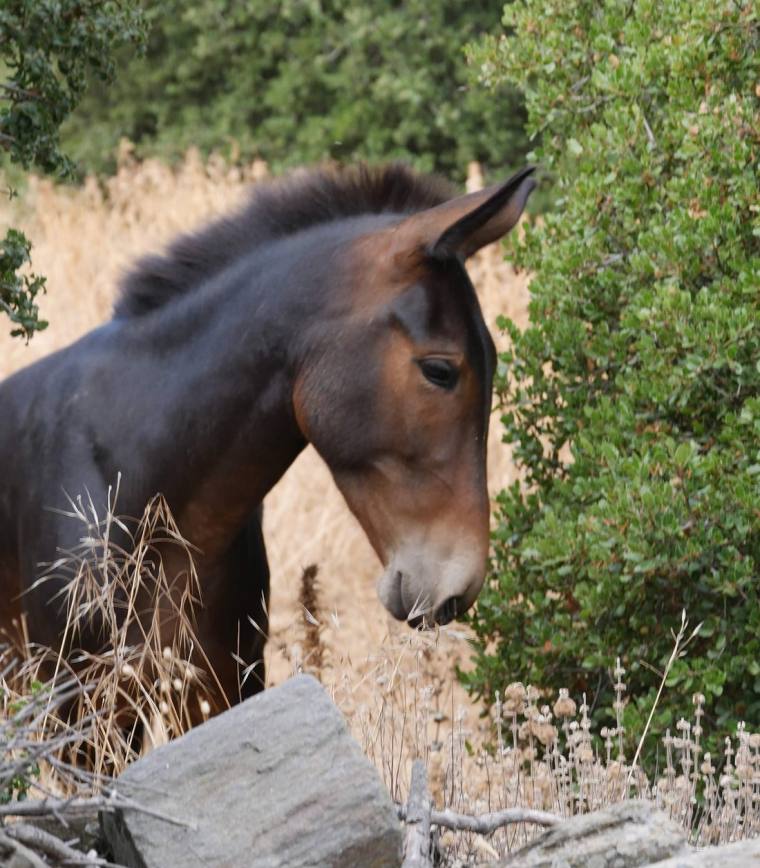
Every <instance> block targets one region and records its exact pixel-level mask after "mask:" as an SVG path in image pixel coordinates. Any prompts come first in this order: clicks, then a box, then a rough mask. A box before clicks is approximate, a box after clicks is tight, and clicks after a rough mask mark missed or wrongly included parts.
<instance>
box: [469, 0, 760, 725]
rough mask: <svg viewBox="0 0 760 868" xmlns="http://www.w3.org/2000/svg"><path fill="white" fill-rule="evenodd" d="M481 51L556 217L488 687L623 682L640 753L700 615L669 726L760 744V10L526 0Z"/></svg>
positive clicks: (534, 261)
mask: <svg viewBox="0 0 760 868" xmlns="http://www.w3.org/2000/svg"><path fill="white" fill-rule="evenodd" d="M504 24H505V25H506V27H507V28H508V30H509V32H510V33H511V34H512V36H511V37H510V38H506V37H505V38H498V39H497V38H492V39H488V40H487V41H485V42H481V43H480V44H478V45H477V46H475V47H474V48H473V49H472V53H473V57H474V59H475V60H476V62H477V63H478V64H479V65H480V68H481V70H482V73H483V75H484V77H485V78H486V80H488V81H491V82H495V83H497V84H498V85H499V86H501V84H502V83H503V82H509V83H511V84H513V85H517V86H520V87H522V88H524V91H525V94H526V103H527V109H528V118H529V120H528V127H529V132H530V133H531V134H536V135H538V134H540V136H541V142H542V144H541V146H540V148H539V149H538V151H537V158H538V160H539V161H540V163H541V164H542V165H543V166H544V167H545V168H546V170H547V172H548V174H549V175H550V177H552V178H553V180H554V184H555V192H556V195H557V203H556V205H557V206H556V210H555V211H554V212H553V213H551V214H548V215H546V216H545V219H544V220H543V221H542V222H541V223H540V224H538V225H533V226H531V227H529V228H528V230H527V232H526V234H525V237H524V240H522V241H516V242H514V252H515V256H516V259H517V261H518V262H519V264H520V265H522V266H523V267H525V268H528V269H530V270H532V271H533V272H534V273H535V276H534V278H533V281H532V283H531V293H532V302H531V306H530V321H531V324H530V326H529V327H528V328H527V329H526V330H525V331H522V332H521V331H520V330H519V329H518V328H517V327H516V326H515V324H514V323H511V322H506V323H505V324H504V325H505V327H506V328H507V329H508V331H509V334H510V336H511V339H512V349H511V350H510V351H509V352H507V353H506V354H504V355H503V356H502V358H501V367H500V375H499V378H498V391H499V395H500V398H501V400H502V401H503V405H504V407H505V408H509V409H507V410H506V412H505V414H504V416H503V422H504V425H505V435H504V437H505V440H507V441H509V442H511V443H513V444H514V449H515V451H514V454H515V458H516V460H517V462H518V463H519V466H520V468H521V469H522V471H523V475H524V482H523V484H522V485H519V486H518V485H516V486H515V487H513V488H512V489H510V490H508V491H504V492H503V493H502V494H501V496H500V498H499V512H498V519H499V524H498V529H497V531H496V534H495V558H494V562H493V572H492V575H491V578H490V582H489V584H488V587H487V589H486V590H485V592H484V593H483V595H482V596H481V599H480V603H479V607H478V612H477V615H476V616H475V618H474V625H475V628H476V631H477V634H478V636H479V641H478V649H477V668H476V669H475V671H474V673H473V674H472V675H471V676H469V684H470V686H471V687H472V688H473V689H474V690H475V691H477V692H479V693H481V694H484V695H485V696H486V697H489V696H493V691H494V690H496V689H499V688H502V687H503V685H504V684H506V683H507V682H509V681H511V680H514V679H517V678H520V679H528V680H530V681H531V682H532V683H535V684H537V685H540V686H541V687H553V688H555V689H556V688H559V687H568V688H570V689H571V690H573V691H576V692H578V693H579V692H580V691H586V692H587V694H588V698H589V702H590V703H592V702H593V704H594V705H595V706H596V707H597V708H600V707H601V708H608V707H610V706H611V705H612V700H613V699H614V696H613V695H612V690H611V684H612V680H613V679H612V677H611V671H612V669H613V667H614V661H615V658H616V656H620V657H621V658H622V659H623V661H624V665H625V668H626V670H627V671H628V673H629V675H628V681H629V684H628V695H630V696H632V697H633V701H632V702H631V703H630V704H629V705H628V707H627V709H626V714H625V721H626V725H627V727H628V731H629V733H640V732H641V730H642V722H643V720H644V719H645V716H646V714H647V713H648V712H649V709H650V708H651V706H652V702H653V699H654V695H655V692H656V687H657V684H658V683H659V677H660V676H659V673H660V672H662V670H663V669H664V666H665V662H666V661H667V659H668V656H669V654H670V652H671V649H672V637H671V630H672V629H675V630H677V628H678V625H679V622H680V616H681V611H682V609H685V610H686V612H687V614H688V617H689V619H690V621H691V624H692V625H696V624H697V623H698V622H702V623H703V626H702V628H701V630H700V632H699V634H698V637H697V639H696V640H695V641H694V643H692V645H691V646H690V648H689V650H688V654H687V655H686V656H685V657H683V658H682V659H679V660H678V661H677V662H676V664H675V665H674V667H673V669H672V672H671V675H670V677H669V679H668V684H667V688H668V689H667V690H666V691H665V693H664V698H663V700H662V701H661V704H660V706H658V712H657V715H656V719H655V731H657V730H659V732H660V733H661V732H662V731H663V730H664V728H665V727H666V726H672V725H673V724H674V722H675V720H676V719H677V716H679V715H681V714H684V713H687V712H688V710H689V707H690V702H689V699H690V696H691V693H692V692H696V691H700V692H703V693H704V694H705V695H706V697H707V704H706V710H707V712H708V715H709V717H708V720H709V719H710V717H711V718H712V721H711V722H712V723H713V724H715V725H716V726H717V727H727V726H728V724H729V722H735V721H737V720H746V721H747V723H748V725H757V724H758V723H760V605H759V603H758V577H759V576H760V186H759V185H758V158H759V157H760V111H759V110H758V106H759V105H760V10H759V9H758V6H757V4H756V3H755V2H752V0H658V2H655V0H601V2H589V0H541V2H537V0H518V2H516V3H515V4H514V5H512V6H507V7H506V8H505V10H504Z"/></svg>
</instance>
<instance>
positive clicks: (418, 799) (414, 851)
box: [401, 759, 433, 868]
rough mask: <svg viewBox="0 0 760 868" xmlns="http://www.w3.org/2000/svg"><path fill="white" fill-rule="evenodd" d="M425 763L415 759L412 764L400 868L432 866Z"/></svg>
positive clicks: (428, 867)
mask: <svg viewBox="0 0 760 868" xmlns="http://www.w3.org/2000/svg"><path fill="white" fill-rule="evenodd" d="M431 807H432V804H431V799H430V793H429V792H428V786H427V769H426V768H425V763H424V762H423V761H422V760H420V759H416V760H415V761H414V763H413V764H412V783H411V786H410V787H409V801H408V802H407V805H406V826H407V829H406V840H405V841H404V861H403V864H402V866H401V868H432V865H433V863H432V861H431V860H430V809H431Z"/></svg>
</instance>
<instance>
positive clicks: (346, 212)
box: [114, 163, 456, 317]
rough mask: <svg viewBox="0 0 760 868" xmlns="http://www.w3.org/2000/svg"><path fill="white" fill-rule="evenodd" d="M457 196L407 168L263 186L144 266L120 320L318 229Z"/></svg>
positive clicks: (124, 294) (321, 174)
mask: <svg viewBox="0 0 760 868" xmlns="http://www.w3.org/2000/svg"><path fill="white" fill-rule="evenodd" d="M454 195H456V191H455V190H454V188H453V187H452V186H451V185H450V184H448V182H446V181H444V180H442V179H440V178H437V177H434V176H429V175H420V174H417V173H415V172H413V171H412V170H411V169H409V168H408V167H407V166H404V165H401V164H397V163H395V164H391V165H388V166H382V167H369V166H366V165H359V166H354V167H350V168H333V167H330V168H325V169H318V170H314V171H310V172H306V171H299V172H296V173H294V174H292V175H290V176H288V177H286V178H284V179H281V180H277V181H272V182H268V183H259V184H256V186H255V187H254V189H253V193H252V195H251V198H250V201H249V202H248V204H247V205H245V206H244V207H243V208H242V209H241V210H240V211H239V212H238V213H237V214H234V215H232V216H228V217H223V218H221V219H219V220H216V221H215V222H213V223H211V225H209V226H207V227H205V228H204V229H201V230H200V231H198V232H194V233H189V234H186V235H181V236H180V237H179V238H177V239H176V240H175V241H174V242H173V243H172V244H171V245H170V246H169V248H168V250H167V251H166V253H165V254H163V255H159V256H155V255H154V256H147V257H145V258H144V259H142V260H141V261H140V262H138V264H137V266H136V267H135V269H134V270H133V271H132V272H131V273H130V274H128V275H127V276H126V278H125V279H124V281H123V282H122V285H121V291H120V295H119V298H118V300H117V302H116V305H115V307H114V316H115V317H135V316H140V315H141V314H145V313H148V312H149V311H152V310H155V309H156V308H159V307H163V306H164V305H166V304H168V303H170V302H171V301H172V300H173V299H175V298H177V297H178V296H180V295H184V294H186V293H188V292H190V291H192V290H193V289H195V288H197V287H198V286H200V284H202V283H203V282H204V281H206V280H207V279H208V278H210V277H212V276H213V275H214V274H217V273H218V272H220V271H222V270H223V269H224V268H225V266H227V265H228V264H229V263H231V262H233V261H234V260H235V259H237V258H238V257H239V256H241V255H242V254H244V253H247V252H249V251H251V250H252V249H254V248H255V247H257V246H259V245H261V244H263V243H265V242H267V241H271V240H273V239H276V238H281V237H283V236H286V235H291V234H294V233H296V232H298V231H300V230H301V229H306V228H308V227H309V226H314V225H316V224H318V223H328V222H330V221H333V220H339V219H341V218H345V217H356V216H359V215H362V214H383V213H398V214H412V213H414V212H416V211H423V210H424V209H426V208H432V207H433V206H435V205H439V204H440V203H441V202H445V201H446V200H448V199H450V198H452V196H454Z"/></svg>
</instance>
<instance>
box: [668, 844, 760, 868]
mask: <svg viewBox="0 0 760 868" xmlns="http://www.w3.org/2000/svg"><path fill="white" fill-rule="evenodd" d="M716 865H719V866H720V868H751V866H755V868H757V866H760V838H750V839H749V840H747V841H735V842H734V843H733V844H723V845H721V846H719V847H706V848H705V849H703V850H694V851H693V852H691V853H687V854H685V855H683V856H674V857H673V858H672V859H665V860H664V861H661V862H655V863H653V868H654V866H656V868H715V866H716Z"/></svg>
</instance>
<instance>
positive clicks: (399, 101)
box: [67, 0, 525, 175]
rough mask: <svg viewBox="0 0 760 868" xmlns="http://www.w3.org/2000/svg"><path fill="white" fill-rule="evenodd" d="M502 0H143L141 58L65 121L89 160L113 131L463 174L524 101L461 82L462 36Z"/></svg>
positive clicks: (508, 157)
mask: <svg viewBox="0 0 760 868" xmlns="http://www.w3.org/2000/svg"><path fill="white" fill-rule="evenodd" d="M500 8H501V0H490V2H487V3H481V4H475V5H474V6H473V4H472V3H469V2H466V0H446V2H443V3H433V4H431V3H428V2H426V0H411V2H408V3H403V4H399V3H396V2H389V0H364V2H361V3H338V2H335V0H325V2H320V3H312V2H308V3H306V2H297V3H296V2H286V3H281V2H276V3H275V2H271V0H270V2H257V3H239V2H233V0H202V2H197V3H187V2H186V0H149V2H147V3H146V14H147V16H148V18H149V21H150V24H151V34H150V40H149V44H148V50H147V62H142V61H135V62H133V63H131V64H130V65H128V66H126V67H125V68H124V69H123V70H122V71H121V72H120V74H119V80H118V82H117V84H116V88H115V90H114V91H113V92H111V93H110V94H109V98H108V99H105V98H104V94H102V93H100V92H99V91H98V90H97V89H96V90H94V91H93V94H92V96H91V97H90V98H89V99H88V100H87V101H86V102H85V104H83V106H82V108H81V110H80V111H79V112H78V113H77V115H76V117H74V118H72V123H71V124H70V125H69V130H68V137H67V143H68V144H69V146H70V148H71V150H72V153H74V154H76V155H77V156H78V157H80V158H81V159H82V162H83V163H84V164H85V165H86V166H87V167H90V168H91V167H94V168H97V169H102V168H108V166H107V165H105V162H104V158H107V156H108V155H111V159H113V156H112V155H113V154H114V153H115V151H116V145H117V144H118V141H119V138H120V137H122V136H125V137H127V138H128V139H130V140H131V141H133V142H135V143H136V144H137V147H138V154H143V155H145V154H159V155H161V156H165V157H166V156H169V157H172V156H176V155H178V154H182V153H183V152H184V151H185V150H186V149H187V148H188V147H190V146H198V147H199V148H200V149H201V150H202V151H204V152H208V151H210V150H213V149H219V148H223V147H230V148H231V150H232V152H233V154H235V153H237V149H239V151H240V153H241V155H242V156H243V157H251V156H259V157H262V158H264V159H266V160H267V161H269V162H270V163H272V164H273V165H274V166H275V167H277V168H281V167H284V166H294V165H300V164H303V163H311V162H314V161H318V160H323V159H326V158H333V159H339V160H344V161H348V160H353V159H356V158H367V159H389V158H395V157H399V158H404V159H408V160H411V161H412V162H414V163H415V164H416V165H418V166H419V167H421V168H423V169H438V170H440V171H443V172H446V173H448V174H451V175H462V174H463V173H464V171H465V169H466V164H467V161H468V160H480V161H482V162H484V163H486V164H488V165H489V166H491V167H502V166H504V165H505V164H506V165H512V164H514V163H516V162H519V160H520V156H521V153H522V152H523V150H524V146H525V138H524V135H523V124H524V120H525V118H524V113H523V110H522V103H521V100H520V98H519V97H518V95H517V94H516V92H515V91H514V89H513V88H510V87H508V86H506V85H505V86H502V87H499V89H498V94H497V95H498V100H494V99H493V97H492V96H491V95H490V94H487V93H485V92H484V91H483V90H482V88H480V87H478V86H470V81H469V76H468V71H467V64H466V61H465V57H464V53H463V46H464V44H465V42H467V41H468V40H470V39H473V38H475V37H476V36H480V35H481V34H483V33H486V32H487V31H488V30H493V28H494V24H495V23H496V21H497V17H498V14H499V10H500Z"/></svg>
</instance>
